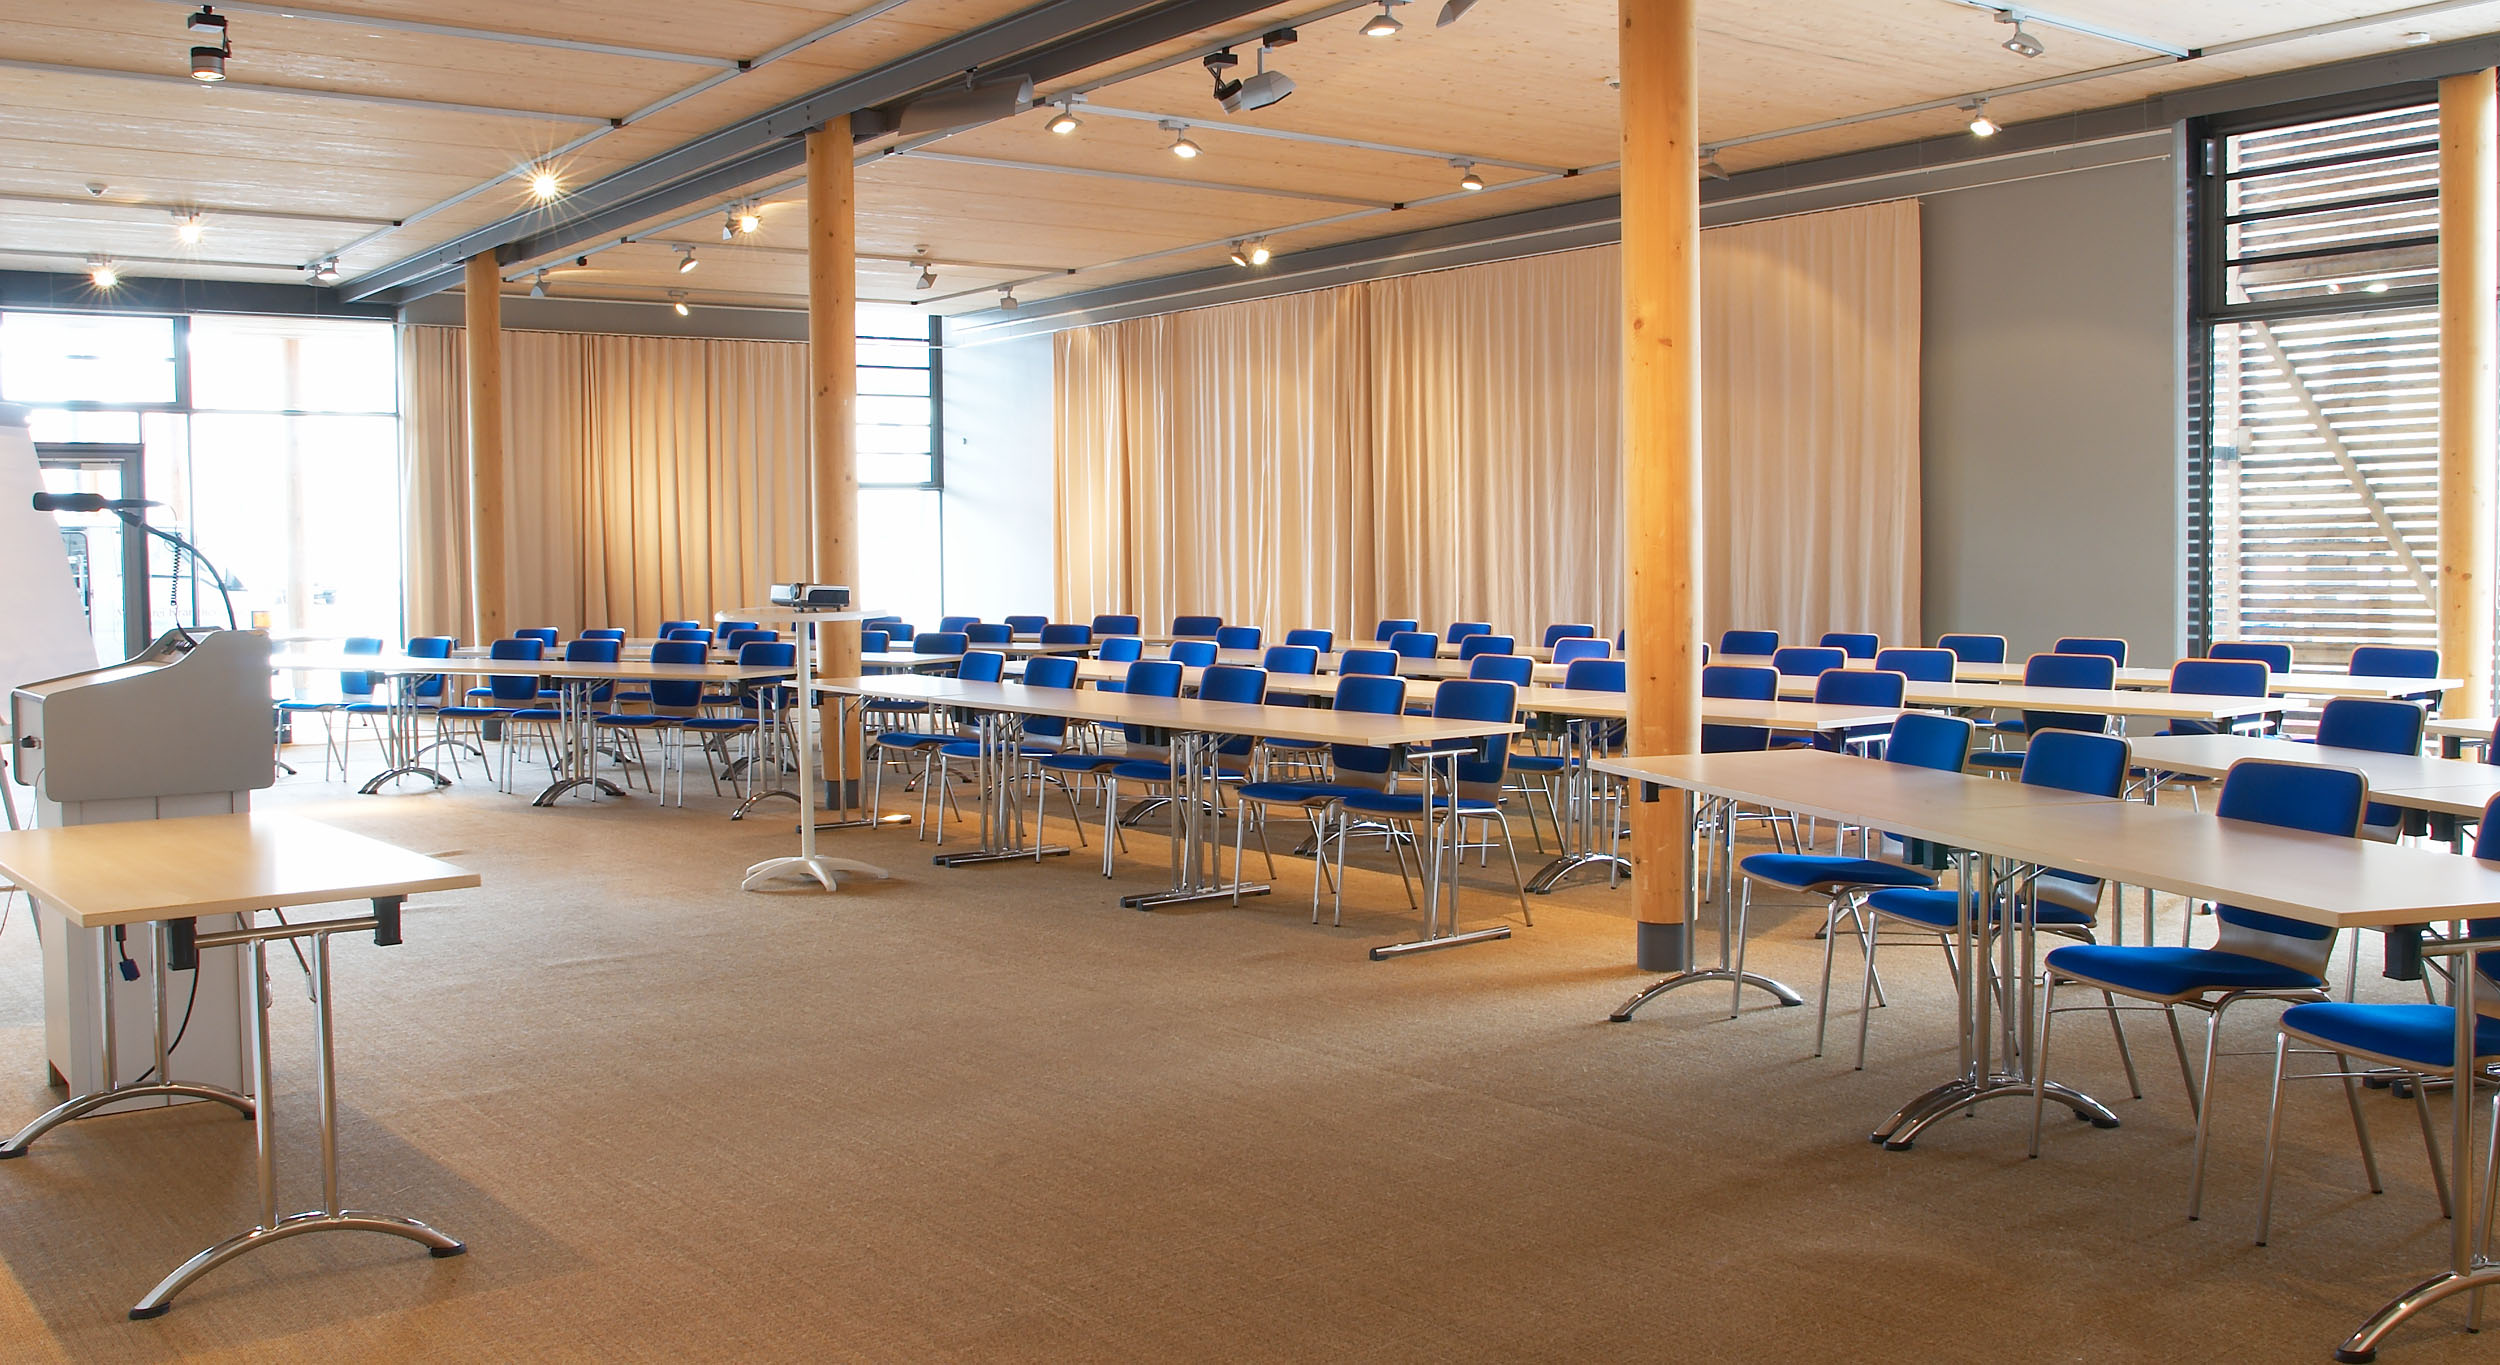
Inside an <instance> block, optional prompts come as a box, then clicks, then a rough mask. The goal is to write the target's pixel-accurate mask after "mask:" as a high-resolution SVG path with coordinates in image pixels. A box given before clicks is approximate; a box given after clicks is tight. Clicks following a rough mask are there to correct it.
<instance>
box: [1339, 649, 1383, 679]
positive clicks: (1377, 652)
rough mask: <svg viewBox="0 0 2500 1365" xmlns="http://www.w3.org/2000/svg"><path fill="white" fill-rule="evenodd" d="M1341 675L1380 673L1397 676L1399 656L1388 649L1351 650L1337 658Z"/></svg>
mask: <svg viewBox="0 0 2500 1365" xmlns="http://www.w3.org/2000/svg"><path fill="white" fill-rule="evenodd" d="M1337 671H1338V672H1339V673H1379V674H1386V675H1389V676H1392V677H1394V676H1396V674H1397V671H1398V656H1397V654H1396V653H1395V652H1393V651H1391V650H1386V649H1349V650H1347V651H1346V652H1345V653H1343V654H1340V655H1338V656H1337Z"/></svg>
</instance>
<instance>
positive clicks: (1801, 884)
mask: <svg viewBox="0 0 2500 1365" xmlns="http://www.w3.org/2000/svg"><path fill="white" fill-rule="evenodd" d="M1743 867H1744V869H1745V875H1746V876H1748V877H1758V878H1760V879H1762V880H1763V881H1766V882H1776V883H1778V884H1779V885H1781V886H1793V887H1795V888H1797V889H1798V890H1801V891H1802V890H1804V889H1806V888H1808V887H1814V886H1934V885H1935V884H1936V879H1935V878H1933V877H1930V876H1928V875H1927V874H1926V873H1924V872H1921V871H1919V870H1918V869H1916V868H1910V867H1902V866H1901V865H1899V864H1897V863H1887V862H1879V861H1877V860H1875V859H1873V858H1841V857H1833V856H1828V855H1824V854H1816V853H1756V854H1753V855H1751V856H1749V857H1747V858H1746V859H1745V860H1744V863H1743Z"/></svg>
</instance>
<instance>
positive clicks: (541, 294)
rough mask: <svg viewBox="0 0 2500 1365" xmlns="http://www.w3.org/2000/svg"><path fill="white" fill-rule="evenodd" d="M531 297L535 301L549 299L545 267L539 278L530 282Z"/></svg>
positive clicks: (540, 271)
mask: <svg viewBox="0 0 2500 1365" xmlns="http://www.w3.org/2000/svg"><path fill="white" fill-rule="evenodd" d="M530 297H531V298H534V299H543V298H545V297H547V272H546V270H545V269H544V268H543V267H542V268H541V269H540V270H539V272H538V278H537V279H535V280H533V281H531V282H530Z"/></svg>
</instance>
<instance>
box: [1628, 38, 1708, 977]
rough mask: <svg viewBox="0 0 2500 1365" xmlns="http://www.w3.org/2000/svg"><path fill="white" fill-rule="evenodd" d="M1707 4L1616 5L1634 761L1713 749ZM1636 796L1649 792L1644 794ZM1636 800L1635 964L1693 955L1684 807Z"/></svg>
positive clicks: (1671, 967)
mask: <svg viewBox="0 0 2500 1365" xmlns="http://www.w3.org/2000/svg"><path fill="white" fill-rule="evenodd" d="M1696 2H1697V0H1618V5H1617V22H1618V24H1619V27H1620V34H1619V38H1620V44H1621V54H1620V57H1619V64H1618V66H1617V67H1616V70H1617V71H1618V72H1619V73H1620V77H1619V78H1620V80H1621V82H1622V101H1623V515H1624V534H1623V564H1624V579H1625V582H1624V611H1625V617H1626V630H1627V635H1626V638H1625V641H1624V643H1625V645H1626V654H1627V656H1628V658H1629V660H1630V662H1629V666H1628V672H1629V677H1628V679H1627V681H1626V686H1627V688H1628V689H1629V692H1630V697H1629V703H1630V711H1631V715H1630V732H1629V734H1628V735H1627V736H1626V740H1625V742H1626V746H1627V752H1629V753H1633V754H1643V755H1649V754H1688V753H1692V752H1694V751H1696V750H1698V749H1699V748H1700V747H1701V713H1700V709H1699V706H1700V692H1701V667H1700V648H1699V644H1700V637H1701V621H1700V596H1701V509H1700V501H1701V462H1700V444H1701V420H1700V410H1699V403H1700V396H1701V355H1700V350H1699V347H1698V345H1697V344H1696V343H1697V339H1698V333H1699V332H1700V330H1701V182H1700V177H1699V176H1698V174H1696V170H1695V168H1696V167H1697V166H1698V165H1699V164H1700V159H1699V156H1698V147H1697V141H1698V137H1699V128H1698V124H1697V120H1696V110H1695V95H1696V92H1695V90H1694V28H1693V9H1694V5H1695V4H1696ZM1635 795H1636V796H1637V792H1636V793H1635ZM1673 795H1674V794H1673V793H1665V794H1663V795H1662V797H1661V799H1660V800H1657V801H1640V800H1637V799H1636V800H1634V801H1632V802H1631V803H1630V805H1631V811H1632V895H1633V899H1634V908H1635V911H1636V912H1637V915H1638V919H1639V925H1638V929H1637V934H1638V938H1637V940H1636V945H1635V947H1636V955H1637V957H1638V960H1639V965H1640V966H1641V967H1642V968H1643V969H1644V970H1650V971H1670V972H1671V971H1680V970H1682V969H1683V968H1685V967H1686V966H1688V965H1689V964H1690V962H1691V957H1692V942H1691V939H1692V921H1691V916H1692V907H1691V896H1690V892H1691V889H1692V888H1691V885H1690V883H1691V877H1692V868H1691V857H1690V835H1689V831H1688V829H1687V827H1686V825H1685V822H1684V819H1683V816H1682V811H1683V809H1684V804H1683V803H1682V802H1679V801H1676V800H1673V799H1668V798H1671V797H1672V796H1673Z"/></svg>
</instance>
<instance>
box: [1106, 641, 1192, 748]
mask: <svg viewBox="0 0 2500 1365" xmlns="http://www.w3.org/2000/svg"><path fill="white" fill-rule="evenodd" d="M1120 690H1121V691H1123V692H1128V693H1132V694H1134V695H1136V696H1140V697H1177V696H1179V695H1180V694H1181V666H1180V665H1179V664H1177V663H1174V662H1173V661H1172V660H1170V659H1140V660H1138V661H1137V662H1135V663H1133V664H1130V665H1129V666H1128V676H1127V677H1126V678H1125V679H1123V680H1122V681H1121V683H1120ZM1120 735H1121V737H1122V738H1124V739H1126V740H1127V741H1128V742H1129V744H1131V745H1132V746H1134V747H1137V748H1141V749H1146V748H1155V749H1159V748H1162V747H1164V737H1163V732H1162V731H1161V730H1159V729H1157V728H1155V727H1153V726H1147V725H1126V724H1123V725H1122V726H1121V727H1120Z"/></svg>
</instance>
